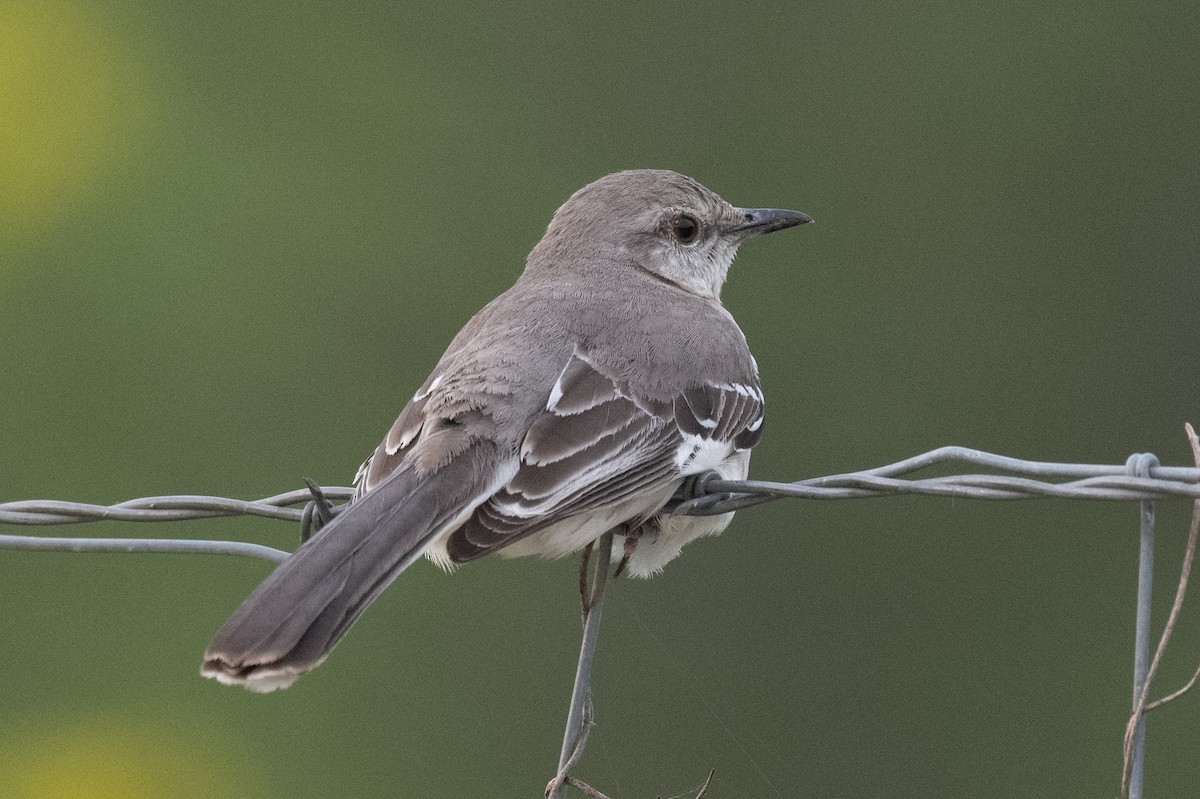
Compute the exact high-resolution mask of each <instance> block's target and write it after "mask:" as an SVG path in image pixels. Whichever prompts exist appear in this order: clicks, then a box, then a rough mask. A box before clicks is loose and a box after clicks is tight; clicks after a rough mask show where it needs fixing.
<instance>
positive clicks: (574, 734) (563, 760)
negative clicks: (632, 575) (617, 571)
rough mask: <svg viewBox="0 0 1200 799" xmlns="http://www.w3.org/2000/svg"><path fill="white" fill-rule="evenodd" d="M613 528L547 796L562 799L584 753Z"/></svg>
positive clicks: (602, 549)
mask: <svg viewBox="0 0 1200 799" xmlns="http://www.w3.org/2000/svg"><path fill="white" fill-rule="evenodd" d="M612 542H613V531H612V530H609V531H608V532H607V533H605V534H604V535H602V536H600V544H599V546H598V547H597V548H596V551H595V555H596V570H595V577H594V579H593V581H592V590H591V596H590V597H589V598H588V601H587V617H586V619H585V621H584V624H583V643H582V645H581V646H580V648H579V663H578V665H577V667H576V669H575V686H574V688H573V689H572V690H571V709H570V711H569V712H568V714H567V728H566V731H565V732H564V733H563V745H562V751H561V752H560V753H559V756H558V769H557V771H556V773H555V776H554V779H552V780H550V784H549V785H547V786H546V796H547V797H548V799H562V797H563V796H564V795H565V794H566V790H567V772H568V771H569V769H570V768H571V766H573V765H574V764H575V762H577V761H578V759H579V757H580V756H581V755H582V754H583V746H584V744H585V743H586V742H587V729H588V727H589V726H590V724H591V715H592V714H591V707H590V705H591V695H592V688H591V684H592V659H593V658H594V657H595V655H596V637H597V635H598V634H599V632H600V618H601V616H602V615H603V611H604V586H605V584H606V583H607V582H608V567H609V564H610V562H611V560H612Z"/></svg>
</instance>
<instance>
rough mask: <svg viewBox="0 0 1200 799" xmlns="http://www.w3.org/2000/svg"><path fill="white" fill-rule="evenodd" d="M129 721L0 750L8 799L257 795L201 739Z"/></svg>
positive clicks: (52, 733) (45, 735) (34, 736)
mask: <svg viewBox="0 0 1200 799" xmlns="http://www.w3.org/2000/svg"><path fill="white" fill-rule="evenodd" d="M189 737H190V736H188V735H186V734H185V735H181V731H180V730H177V729H153V730H152V729H148V728H146V727H145V726H144V725H139V724H137V723H136V722H133V721H132V720H109V721H106V722H99V721H97V722H93V723H90V724H86V725H84V726H80V727H71V728H66V729H55V728H49V729H43V730H40V731H37V732H31V733H27V734H25V735H24V736H22V738H23V740H21V741H20V742H18V743H16V745H11V743H12V742H11V741H5V743H6V745H5V746H4V748H3V750H2V751H0V796H3V797H5V798H6V799H9V798H11V799H192V797H195V798H196V799H200V797H204V798H205V799H211V797H213V796H263V795H264V794H262V793H261V792H258V791H257V790H255V789H256V788H261V785H260V783H259V781H258V780H257V779H254V778H253V777H249V776H248V775H246V774H245V773H244V772H245V769H244V768H231V764H230V763H228V762H226V761H225V760H224V759H223V758H221V757H220V756H219V755H218V754H217V753H216V752H215V751H214V750H212V749H209V748H208V747H207V746H206V745H205V743H204V742H203V741H200V740H194V739H193V740H189Z"/></svg>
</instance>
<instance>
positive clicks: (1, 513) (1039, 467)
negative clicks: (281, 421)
mask: <svg viewBox="0 0 1200 799" xmlns="http://www.w3.org/2000/svg"><path fill="white" fill-rule="evenodd" d="M1187 432H1188V435H1189V438H1190V440H1191V442H1192V447H1193V450H1194V452H1195V454H1196V459H1197V461H1198V463H1200V439H1196V438H1195V434H1194V432H1193V430H1192V428H1191V427H1190V426H1188V428H1187ZM946 464H968V465H969V466H971V467H973V468H975V469H978V470H988V471H975V472H970V473H965V474H950V475H940V476H933V477H910V476H909V475H911V474H912V473H914V472H918V471H922V470H925V469H929V468H931V467H937V466H943V467H944V466H945V465H946ZM306 482H308V489H297V490H294V491H288V492H285V493H282V494H276V495H274V496H269V497H263V498H261V499H253V500H244V499H233V498H229V497H212V496H198V495H171V496H159V497H142V498H139V499H131V500H127V501H125V502H118V503H116V504H114V505H96V504H90V503H83V502H65V501H61V500H19V501H15V502H3V503H0V524H17V525H62V524H82V523H87V522H98V521H127V522H167V521H183V520H196V519H214V518H225V517H232V516H261V517H265V518H269V519H279V520H283V521H290V522H299V523H300V540H301V541H303V540H304V539H305V538H306V536H307V535H308V534H309V532H310V530H311V529H312V527H313V526H314V525H315V524H318V523H324V522H325V521H327V520H328V518H329V516H330V515H331V514H335V513H337V512H338V510H339V508H340V506H333V505H332V504H331V503H330V502H329V500H340V501H343V502H345V501H349V500H350V498H351V497H352V496H353V493H354V490H353V489H351V488H347V487H343V486H332V487H328V488H322V487H321V486H318V485H317V484H315V483H313V482H312V481H306ZM900 494H925V495H932V496H941V497H956V498H966V499H984V500H1021V499H1038V498H1048V497H1055V498H1064V499H1094V500H1113V501H1130V500H1140V501H1142V513H1141V536H1142V538H1141V541H1142V544H1141V550H1140V554H1139V581H1138V600H1137V629H1136V631H1135V647H1134V649H1135V658H1134V662H1135V667H1134V696H1135V705H1134V710H1133V714H1132V716H1131V717H1130V722H1129V726H1128V727H1127V732H1126V750H1125V766H1124V768H1123V771H1122V793H1124V794H1125V795H1126V796H1128V797H1129V798H1130V799H1140V797H1141V795H1142V767H1143V766H1142V764H1143V758H1144V751H1145V743H1144V726H1143V724H1142V721H1141V718H1142V714H1143V713H1144V712H1145V711H1146V710H1148V709H1151V708H1153V707H1157V706H1158V705H1160V704H1162V703H1164V702H1166V701H1170V700H1171V699H1173V698H1175V697H1176V696H1178V695H1179V694H1181V693H1183V692H1184V691H1186V690H1188V689H1189V688H1190V687H1191V686H1192V684H1194V683H1195V682H1196V680H1197V678H1200V669H1198V670H1197V673H1196V676H1194V677H1193V678H1192V681H1191V682H1189V683H1188V685H1187V686H1185V687H1184V688H1183V689H1181V690H1180V691H1177V692H1175V693H1174V694H1171V695H1170V696H1168V697H1166V698H1164V699H1162V700H1158V701H1157V702H1154V703H1150V704H1146V698H1147V697H1146V693H1147V690H1148V688H1147V686H1148V685H1149V680H1150V679H1151V677H1152V673H1153V666H1151V667H1150V669H1149V672H1148V671H1147V662H1148V656H1149V650H1148V647H1149V615H1150V614H1149V609H1150V579H1149V573H1150V564H1151V563H1152V562H1153V552H1154V544H1153V538H1154V512H1153V502H1151V500H1159V499H1171V498H1188V499H1192V500H1196V505H1195V507H1196V511H1195V515H1194V517H1193V522H1192V532H1191V534H1190V535H1189V548H1188V555H1187V557H1186V558H1185V566H1184V571H1183V576H1182V577H1181V579H1180V586H1179V589H1178V592H1177V595H1176V599H1175V606H1174V607H1173V608H1172V614H1171V620H1170V621H1168V626H1167V629H1166V630H1165V631H1164V633H1163V638H1162V640H1161V641H1160V643H1159V649H1158V652H1157V653H1156V655H1155V664H1157V662H1158V658H1159V657H1160V656H1161V654H1162V649H1163V647H1164V646H1165V644H1166V640H1167V638H1168V637H1169V636H1170V630H1171V628H1172V627H1173V625H1174V619H1175V618H1176V616H1177V613H1178V609H1179V606H1180V605H1181V603H1182V598H1183V591H1184V589H1185V587H1186V585H1187V574H1188V573H1189V571H1190V564H1191V558H1192V553H1193V552H1194V546H1195V539H1196V532H1197V528H1198V526H1200V466H1197V467H1184V466H1162V465H1161V464H1159V462H1158V458H1156V457H1155V456H1154V455H1152V454H1149V453H1135V454H1133V455H1130V456H1129V458H1128V459H1127V460H1126V461H1125V463H1124V464H1087V463H1054V462H1048V461H1029V460H1023V459H1020V458H1012V457H1008V456H1005V455H997V454H995V453H991V452H984V451H981V450H976V449H969V448H967V447H957V446H950V447H940V448H938V449H934V450H930V451H929V452H925V453H922V454H920V455H916V456H914V457H911V458H906V459H904V460H901V461H897V462H895V463H891V464H887V465H886V466H879V467H877V468H874V469H865V470H862V471H857V472H847V473H843V474H834V475H827V476H824V477H813V478H809V479H806V480H798V481H796V482H791V483H779V482H770V481H764V480H725V479H722V478H721V476H720V475H719V474H717V473H716V472H707V473H705V474H701V475H696V476H694V477H691V478H689V479H688V480H687V481H686V482H685V484H684V486H683V487H682V488H681V489H680V491H679V492H678V493H677V494H676V496H675V497H674V498H673V499H672V501H671V502H670V503H668V505H667V510H668V511H669V512H671V513H676V514H684V515H695V516H705V515H715V514H721V513H729V512H730V511H734V510H739V509H742V508H748V507H751V506H754V505H760V504H762V503H764V502H771V501H774V500H779V499H787V498H790V499H823V500H830V499H861V498H868V497H881V496H896V495H900ZM298 505H302V506H303V507H296V506H298ZM603 540H604V541H607V542H608V544H609V545H611V540H612V537H611V533H609V534H606V536H605V538H604V539H603ZM4 548H8V549H40V550H60V551H71V552H169V553H186V554H224V555H244V556H250V557H257V558H263V559H265V560H269V561H272V562H275V563H281V562H283V560H285V559H286V558H287V557H288V556H289V554H290V553H289V552H287V551H285V550H281V549H275V548H273V547H268V546H263V545H261V544H252V543H245V542H239V541H222V540H204V539H200V540H195V539H173V538H67V537H60V536H21V535H4V534H0V549H4ZM602 560H604V561H605V562H607V558H606V557H605V558H603V559H602ZM585 564H586V561H585ZM601 584H602V583H601ZM602 596H603V594H602V593H600V594H599V597H600V598H602ZM599 601H601V600H597V605H596V606H595V607H594V608H593V610H592V619H593V622H596V621H598V620H599V615H600V614H599V612H598V611H599V610H600V606H599V604H598V602H599ZM585 619H586V615H585ZM585 632H586V628H585ZM585 642H586V635H585ZM586 654H587V647H586V645H585V647H584V650H583V653H582V654H581V655H580V663H581V664H582V663H583V662H584V659H585V655H586ZM588 660H589V662H590V657H588ZM581 668H582V666H581ZM586 683H587V681H586V680H584V683H583V686H582V688H581V683H580V680H579V679H578V676H577V679H576V685H575V691H574V693H573V695H572V705H571V707H572V709H573V711H572V712H574V709H575V708H576V706H577V705H579V706H580V707H582V706H583V705H582V704H580V703H581V702H586V697H587V696H589V695H590V693H589V689H588V688H587V684H586ZM580 723H581V724H582V726H581V727H580V733H582V734H580V735H579V736H578V738H575V737H573V735H574V733H573V728H572V725H571V721H570V720H569V721H568V725H567V733H566V737H565V738H564V743H563V747H564V748H563V755H562V756H560V762H559V770H558V773H557V776H556V777H555V779H554V780H552V781H551V785H550V786H548V792H549V790H550V789H551V788H555V789H556V790H557V791H558V792H561V790H562V789H563V787H564V786H565V785H566V784H567V783H570V784H578V785H582V783H578V781H577V780H574V779H573V778H572V777H570V775H568V774H567V771H568V770H569V766H570V763H571V762H572V761H571V758H573V757H576V756H577V754H578V751H579V750H580V749H581V748H582V745H583V742H584V741H586V729H587V726H588V724H589V723H590V722H588V721H587V720H586V719H584V721H583V722H580ZM572 741H575V743H574V744H573V745H574V747H575V754H572V753H571V749H570V747H571V746H572V743H571V742H572ZM564 758H565V760H564ZM1126 777H1128V778H1129V779H1128V781H1126ZM591 790H594V789H591ZM701 793H703V789H702V790H701ZM596 794H597V795H599V793H598V792H596Z"/></svg>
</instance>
